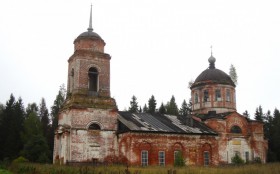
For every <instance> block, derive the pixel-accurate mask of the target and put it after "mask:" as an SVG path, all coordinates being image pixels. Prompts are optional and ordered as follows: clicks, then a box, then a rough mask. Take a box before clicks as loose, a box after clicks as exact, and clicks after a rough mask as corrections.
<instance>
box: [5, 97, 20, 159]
mask: <svg viewBox="0 0 280 174" xmlns="http://www.w3.org/2000/svg"><path fill="white" fill-rule="evenodd" d="M1 115H2V116H1V117H2V118H1V122H2V123H1V127H0V137H1V138H0V149H1V150H0V159H3V158H9V159H14V158H16V157H17V156H19V152H20V150H21V149H22V141H21V136H20V134H21V132H22V131H23V121H24V118H25V112H24V106H23V102H22V99H21V98H19V99H18V101H16V100H15V97H14V96H13V94H11V95H10V99H9V100H8V101H7V103H6V106H5V109H4V110H3V113H2V114H1Z"/></svg>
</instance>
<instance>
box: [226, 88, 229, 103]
mask: <svg viewBox="0 0 280 174" xmlns="http://www.w3.org/2000/svg"><path fill="white" fill-rule="evenodd" d="M226 101H227V102H230V90H229V89H227V90H226Z"/></svg>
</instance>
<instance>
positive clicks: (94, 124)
mask: <svg viewBox="0 0 280 174" xmlns="http://www.w3.org/2000/svg"><path fill="white" fill-rule="evenodd" d="M88 129H90V130H101V128H100V126H99V125H98V124H96V123H92V124H91V125H90V126H89V127H88Z"/></svg>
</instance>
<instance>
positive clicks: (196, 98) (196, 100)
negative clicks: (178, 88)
mask: <svg viewBox="0 0 280 174" xmlns="http://www.w3.org/2000/svg"><path fill="white" fill-rule="evenodd" d="M194 103H198V94H197V93H195V94H194Z"/></svg>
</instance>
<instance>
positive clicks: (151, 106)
mask: <svg viewBox="0 0 280 174" xmlns="http://www.w3.org/2000/svg"><path fill="white" fill-rule="evenodd" d="M156 106H157V102H156V100H155V97H154V95H152V96H151V98H150V99H149V101H148V113H150V114H154V113H155V112H156Z"/></svg>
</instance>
